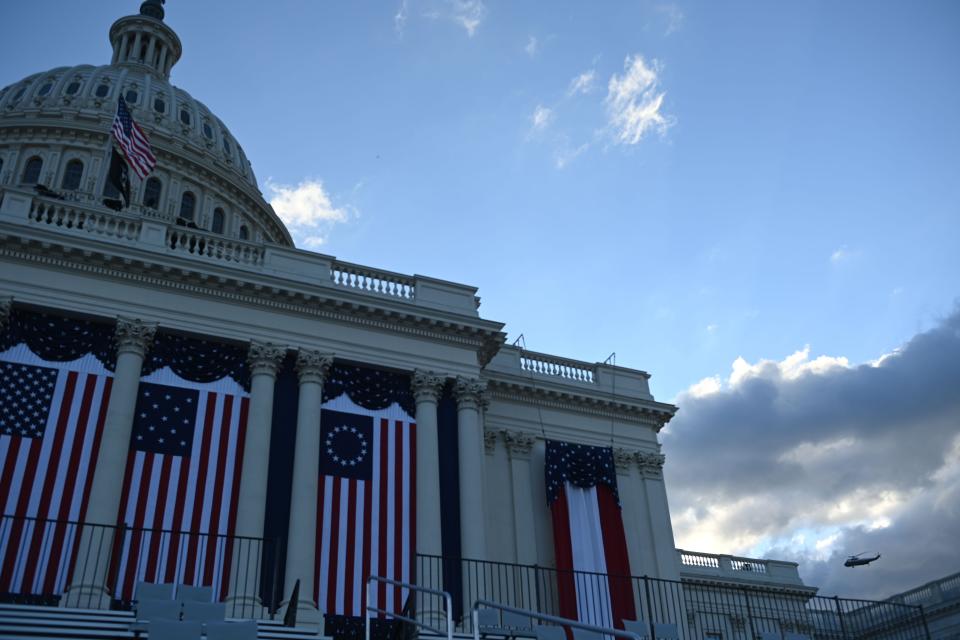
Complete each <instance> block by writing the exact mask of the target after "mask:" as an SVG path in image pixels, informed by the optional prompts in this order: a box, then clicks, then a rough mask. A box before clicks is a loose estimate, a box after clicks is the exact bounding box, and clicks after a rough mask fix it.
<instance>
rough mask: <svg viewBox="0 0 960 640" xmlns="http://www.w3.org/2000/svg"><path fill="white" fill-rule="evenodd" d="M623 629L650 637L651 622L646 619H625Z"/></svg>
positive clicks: (642, 636)
mask: <svg viewBox="0 0 960 640" xmlns="http://www.w3.org/2000/svg"><path fill="white" fill-rule="evenodd" d="M623 629H624V631H629V632H630V633H635V634H637V635H638V636H640V637H641V638H649V637H650V623H649V622H647V621H646V620H624V621H623Z"/></svg>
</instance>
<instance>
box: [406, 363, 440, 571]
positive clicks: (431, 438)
mask: <svg viewBox="0 0 960 640" xmlns="http://www.w3.org/2000/svg"><path fill="white" fill-rule="evenodd" d="M444 381H445V379H444V378H443V377H442V376H438V375H435V374H434V373H433V372H431V371H415V372H414V374H413V393H414V398H415V399H416V402H417V553H418V554H424V555H430V556H440V555H442V554H443V547H442V545H441V541H440V447H439V442H438V434H437V402H438V401H439V398H440V391H441V389H442V388H443V383H444Z"/></svg>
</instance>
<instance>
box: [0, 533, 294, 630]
mask: <svg viewBox="0 0 960 640" xmlns="http://www.w3.org/2000/svg"><path fill="white" fill-rule="evenodd" d="M278 552H279V548H278V545H277V544H276V543H275V542H273V541H271V540H263V539H260V538H250V537H245V536H228V535H221V534H209V533H197V532H189V531H173V530H168V529H149V528H138V527H127V526H124V525H101V524H89V523H79V522H74V521H69V520H48V519H40V518H30V517H23V516H11V515H5V516H0V602H14V603H24V604H41V605H58V604H66V605H68V606H74V607H81V608H87V609H107V608H111V609H129V608H130V606H131V603H132V602H133V601H134V599H135V597H136V594H135V589H136V584H137V583H138V582H170V583H176V584H188V585H202V586H209V587H213V592H214V597H215V599H216V600H217V601H225V602H226V603H227V615H228V616H231V617H238V618H264V617H270V618H272V617H273V616H274V614H275V612H276V610H277V608H278V605H279V599H280V595H281V594H280V586H281V585H280V584H279V580H278V575H277V572H278V569H279V564H280V563H279V555H278Z"/></svg>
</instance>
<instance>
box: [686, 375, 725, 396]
mask: <svg viewBox="0 0 960 640" xmlns="http://www.w3.org/2000/svg"><path fill="white" fill-rule="evenodd" d="M722 389H723V382H722V381H721V380H720V376H710V377H709V378H704V379H703V380H701V381H700V382H696V383H694V384H692V385H690V388H689V389H687V393H689V394H690V395H692V396H693V397H694V398H702V397H704V396H709V395H711V394H714V393H720V391H721V390H722Z"/></svg>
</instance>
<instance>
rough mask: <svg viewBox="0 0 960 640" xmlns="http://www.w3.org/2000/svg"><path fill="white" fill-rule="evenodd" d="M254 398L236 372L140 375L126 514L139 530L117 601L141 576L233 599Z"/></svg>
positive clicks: (132, 534) (121, 571) (123, 562)
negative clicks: (211, 376)
mask: <svg viewBox="0 0 960 640" xmlns="http://www.w3.org/2000/svg"><path fill="white" fill-rule="evenodd" d="M248 404H249V395H248V394H247V392H246V391H244V389H243V388H242V387H241V386H240V385H239V384H237V383H236V382H235V381H234V380H233V379H232V378H230V377H225V378H222V379H220V380H218V381H216V382H208V383H197V382H191V381H188V380H185V379H183V378H181V377H180V376H178V375H177V374H175V373H173V372H172V371H171V370H170V369H169V368H167V367H164V368H162V369H159V370H157V371H154V372H153V373H152V374H150V375H149V376H146V377H144V378H142V379H141V381H140V389H139V396H138V399H137V406H136V410H135V414H134V424H133V431H132V435H131V442H130V452H129V454H128V457H127V469H126V474H125V477H124V482H123V493H122V497H121V502H120V512H119V519H120V520H121V521H122V522H123V523H124V524H125V525H126V526H127V527H129V530H128V531H127V533H126V535H125V536H124V539H123V543H122V545H121V547H120V551H119V557H118V558H115V560H114V561H115V562H116V563H117V566H116V571H117V574H116V575H117V576H118V579H117V594H116V595H117V597H118V598H121V599H124V600H129V599H131V598H132V597H133V590H134V587H135V585H136V583H137V582H138V581H141V580H143V581H149V582H177V583H182V584H193V585H204V586H212V587H213V588H214V596H215V597H216V598H217V599H222V598H223V597H225V596H226V595H227V589H228V587H229V580H230V563H231V551H232V548H233V543H234V540H233V538H232V536H233V534H234V530H235V523H236V512H237V497H238V492H239V489H240V467H241V464H242V461H243V443H244V436H245V433H246V425H247V411H248Z"/></svg>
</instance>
